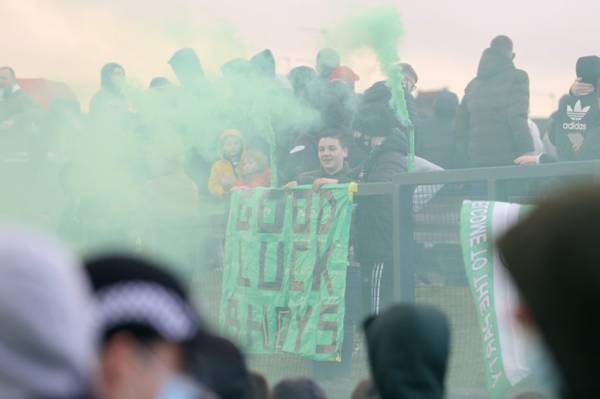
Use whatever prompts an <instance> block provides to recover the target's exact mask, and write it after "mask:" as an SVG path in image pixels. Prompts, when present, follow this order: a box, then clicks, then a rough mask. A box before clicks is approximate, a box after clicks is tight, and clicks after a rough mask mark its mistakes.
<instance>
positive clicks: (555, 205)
mask: <svg viewBox="0 0 600 399" xmlns="http://www.w3.org/2000/svg"><path fill="white" fill-rule="evenodd" d="M599 236H600V188H599V187H597V186H594V187H581V188H577V189H572V190H568V191H566V192H563V193H562V194H560V195H558V196H556V197H555V198H552V199H549V200H546V201H543V202H542V203H540V204H539V205H538V206H537V207H536V208H535V209H534V210H533V211H532V212H531V213H530V214H529V215H528V216H527V217H526V218H525V219H524V220H523V221H522V222H520V223H518V224H517V225H516V226H514V227H513V228H512V229H510V230H509V231H508V232H507V233H506V234H505V235H504V236H503V237H502V238H500V240H499V243H498V247H499V252H500V256H501V258H502V259H503V263H504V264H505V265H506V268H507V269H508V271H509V273H510V274H511V276H512V278H513V280H514V282H515V284H516V286H517V288H518V290H519V293H520V297H521V309H520V311H519V313H518V315H517V317H518V319H519V320H520V321H521V323H522V324H523V325H524V326H525V327H526V328H527V330H528V331H529V335H530V339H531V341H532V342H533V343H534V344H533V345H535V346H536V347H537V353H538V354H537V356H536V357H537V359H536V360H537V362H536V363H537V364H536V366H537V367H532V370H533V371H534V373H535V375H536V376H537V378H538V380H539V384H541V385H542V386H546V387H548V388H552V390H553V391H554V393H560V395H561V397H563V398H569V399H575V398H593V397H597V395H598V394H599V392H600V386H599V384H598V374H599V373H598V371H599V370H600V368H599V366H598V359H600V347H599V346H598V345H597V339H598V333H597V327H596V326H597V320H596V317H595V315H596V313H597V311H598V308H599V307H600V273H599V269H598V263H599V262H600V246H599V245H598V242H597V241H598V237H599Z"/></svg>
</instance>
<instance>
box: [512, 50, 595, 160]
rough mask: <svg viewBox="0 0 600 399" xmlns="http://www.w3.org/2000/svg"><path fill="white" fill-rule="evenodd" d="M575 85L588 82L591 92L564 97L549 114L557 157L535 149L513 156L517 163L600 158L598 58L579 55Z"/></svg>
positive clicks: (551, 137) (550, 137) (550, 130)
mask: <svg viewBox="0 0 600 399" xmlns="http://www.w3.org/2000/svg"><path fill="white" fill-rule="evenodd" d="M575 71H576V73H577V83H576V85H586V86H587V85H589V86H591V88H592V91H590V92H587V93H586V94H583V93H581V94H576V93H579V91H578V90H579V89H577V90H575V93H573V91H574V90H573V89H571V92H572V94H570V95H565V96H563V97H562V98H561V99H560V101H559V105H558V110H556V112H554V113H553V114H552V116H551V122H550V128H549V129H548V138H549V139H550V142H551V143H552V145H553V146H554V147H555V148H556V156H554V155H551V154H549V153H547V152H541V151H538V152H537V153H536V154H531V155H524V156H521V157H519V158H517V159H515V163H517V164H521V165H523V164H539V163H550V162H556V161H585V160H592V159H600V91H599V90H598V87H600V57H598V56H595V55H591V56H585V57H580V58H579V59H578V60H577V63H576V65H575Z"/></svg>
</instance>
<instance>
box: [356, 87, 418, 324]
mask: <svg viewBox="0 0 600 399" xmlns="http://www.w3.org/2000/svg"><path fill="white" fill-rule="evenodd" d="M390 98H391V93H390V90H389V88H388V87H387V86H386V84H385V82H378V83H375V84H374V85H373V86H371V87H370V88H369V89H367V90H366V91H365V93H364V95H363V101H362V104H361V105H360V106H359V112H358V114H357V118H356V123H355V127H356V129H357V130H358V131H360V133H362V134H363V135H366V136H369V137H371V147H372V150H371V153H370V154H369V156H368V158H367V160H366V161H365V163H364V164H363V166H362V168H361V171H360V173H359V181H361V182H364V183H374V182H390V181H392V180H393V178H394V177H395V176H397V175H399V174H401V173H405V172H406V171H407V156H406V154H407V152H408V143H407V140H406V136H405V135H404V134H403V132H402V131H401V130H400V128H401V125H400V122H399V121H398V120H397V119H396V116H395V114H394V111H393V110H392V108H391V106H390V104H389V99H390ZM391 215H392V203H391V196H389V195H377V196H369V197H362V198H359V199H358V209H357V214H356V221H357V223H356V226H357V227H358V228H357V229H356V232H355V234H356V257H357V259H358V261H359V263H360V268H361V275H362V280H363V297H365V299H366V297H367V295H365V293H366V292H369V291H370V295H368V297H369V298H370V299H369V306H368V307H369V308H370V312H371V313H379V311H380V309H382V308H383V307H385V306H386V305H387V304H389V303H391V300H392V296H393V292H392V291H393V270H392V254H393V245H394V243H393V241H392V223H393V221H392V218H391Z"/></svg>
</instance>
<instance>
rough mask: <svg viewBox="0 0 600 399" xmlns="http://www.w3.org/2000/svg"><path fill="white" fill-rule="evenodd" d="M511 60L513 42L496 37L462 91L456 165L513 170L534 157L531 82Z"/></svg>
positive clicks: (457, 131)
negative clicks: (516, 162) (509, 167)
mask: <svg viewBox="0 0 600 399" xmlns="http://www.w3.org/2000/svg"><path fill="white" fill-rule="evenodd" d="M514 57H515V54H514V52H513V43H512V40H511V39H510V38H508V37H507V36H497V37H495V38H494V39H493V40H492V42H491V44H490V47H489V48H487V49H485V51H484V52H483V55H482V57H481V60H480V62H479V67H478V70H477V76H476V77H475V79H473V80H472V81H471V82H470V83H469V84H468V85H467V87H466V89H465V95H464V97H463V99H462V102H461V104H460V106H459V108H458V112H457V116H456V135H457V159H462V160H466V162H467V164H466V165H463V166H470V167H488V166H502V165H512V164H513V161H514V160H515V159H517V158H518V157H520V156H521V155H525V154H528V153H531V152H533V140H532V137H531V133H530V131H529V125H528V123H527V118H528V114H529V77H528V75H527V73H526V72H525V71H522V70H520V69H516V68H515V65H514V63H513V59H514Z"/></svg>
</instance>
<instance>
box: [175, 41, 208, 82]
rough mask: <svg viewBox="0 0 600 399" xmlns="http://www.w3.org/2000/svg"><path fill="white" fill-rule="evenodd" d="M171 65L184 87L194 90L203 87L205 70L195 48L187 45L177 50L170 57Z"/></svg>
mask: <svg viewBox="0 0 600 399" xmlns="http://www.w3.org/2000/svg"><path fill="white" fill-rule="evenodd" d="M169 65H170V66H171V69H173V72H174V73H175V76H177V79H178V80H179V82H180V83H181V85H182V86H183V87H184V88H186V89H188V90H192V91H196V90H200V89H201V86H202V83H203V82H204V70H203V69H202V65H201V64H200V60H199V59H198V55H197V54H196V51H195V50H194V49H192V48H189V47H186V48H182V49H179V50H177V51H176V52H175V54H173V56H172V57H171V58H170V59H169Z"/></svg>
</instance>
